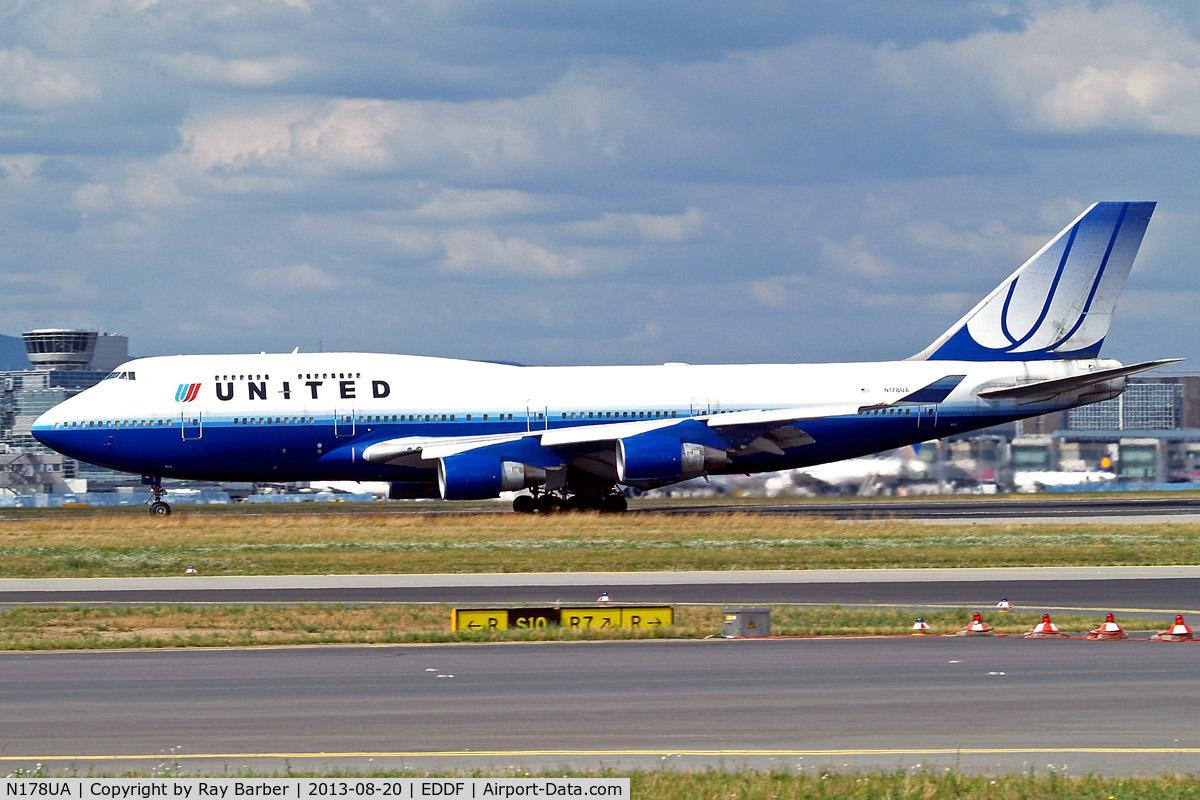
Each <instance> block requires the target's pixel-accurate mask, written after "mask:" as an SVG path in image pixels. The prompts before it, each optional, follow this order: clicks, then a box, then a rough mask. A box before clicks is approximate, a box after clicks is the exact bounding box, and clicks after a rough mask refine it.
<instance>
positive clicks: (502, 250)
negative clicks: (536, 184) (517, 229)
mask: <svg viewBox="0 0 1200 800" xmlns="http://www.w3.org/2000/svg"><path fill="white" fill-rule="evenodd" d="M441 239H442V245H443V247H444V248H445V251H446V257H445V258H444V259H443V260H442V263H441V266H442V269H443V270H444V271H446V272H447V273H451V274H455V275H464V276H475V277H508V276H523V277H540V278H569V277H573V276H579V275H582V274H584V272H586V271H587V269H586V267H585V266H584V264H583V262H581V261H580V260H579V259H578V258H573V257H571V256H568V255H564V254H561V253H555V252H553V251H551V250H550V249H548V248H546V247H543V246H542V245H539V244H535V243H534V242H531V241H529V240H527V239H523V238H520V237H516V236H510V237H501V236H498V235H496V234H494V233H492V232H490V231H478V230H453V231H447V232H446V233H444V234H442V237H441Z"/></svg>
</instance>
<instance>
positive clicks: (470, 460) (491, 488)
mask: <svg viewBox="0 0 1200 800" xmlns="http://www.w3.org/2000/svg"><path fill="white" fill-rule="evenodd" d="M545 482H546V471H545V470H543V469H538V468H537V467H531V466H529V465H528V464H521V463H519V462H516V461H502V460H501V459H500V457H499V456H489V455H477V454H474V453H463V454H462V455H457V456H447V457H445V458H441V459H438V493H439V494H440V495H441V496H442V499H443V500H485V499H487V498H490V497H499V496H500V493H501V492H515V491H519V490H521V489H525V488H527V487H530V486H536V485H537V484H539V483H545Z"/></svg>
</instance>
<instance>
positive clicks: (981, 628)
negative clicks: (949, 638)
mask: <svg viewBox="0 0 1200 800" xmlns="http://www.w3.org/2000/svg"><path fill="white" fill-rule="evenodd" d="M995 634H996V631H995V629H994V628H992V626H991V625H988V624H987V623H986V622H984V621H983V618H982V617H981V616H980V615H979V612H978V611H976V612H975V616H973V617H971V621H970V622H968V623H967V627H965V628H963V629H962V630H961V631H958V632H957V633H955V634H954V635H955V636H994V635H995Z"/></svg>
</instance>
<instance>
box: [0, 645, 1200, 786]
mask: <svg viewBox="0 0 1200 800" xmlns="http://www.w3.org/2000/svg"><path fill="white" fill-rule="evenodd" d="M1198 658H1200V646H1198V645H1195V644H1190V643H1184V644H1165V643H1153V642H1148V641H1124V642H1106V643H1097V642H1084V641H1028V640H1017V639H954V638H932V639H911V638H896V639H848V640H846V639H842V640H758V641H753V640H739V641H728V640H708V641H689V642H682V641H651V642H603V643H560V644H540V645H539V644H524V645H494V646H446V645H438V646H428V647H414V646H387V647H374V648H361V647H360V648H343V647H333V648H309V649H278V650H230V651H220V652H213V651H183V652H179V651H169V652H127V653H98V652H85V653H37V654H6V655H0V671H2V672H3V674H4V676H5V679H4V681H0V708H3V709H4V712H5V713H4V715H3V720H2V721H0V731H2V738H3V741H4V748H3V752H2V754H0V761H2V762H3V764H4V766H5V767H6V768H7V769H9V770H11V769H12V768H15V767H25V768H28V767H30V766H32V764H34V763H41V764H43V765H45V766H46V767H49V768H51V769H54V768H64V769H65V768H74V769H76V770H79V771H86V770H87V769H96V770H98V771H100V772H109V773H120V772H122V771H125V770H129V769H137V768H141V769H149V768H152V767H155V766H156V765H157V766H158V768H159V769H160V770H161V769H164V768H166V769H173V768H174V765H175V764H178V766H179V767H180V768H182V769H185V770H203V771H205V772H219V771H221V770H222V769H228V770H237V769H241V768H243V767H244V766H249V767H252V768H256V769H260V770H279V769H283V768H284V767H285V765H286V766H290V767H291V768H292V769H296V770H326V769H329V768H333V767H351V768H355V769H365V768H388V767H392V768H401V767H407V768H410V769H414V770H418V771H424V770H428V769H440V768H450V769H468V768H480V769H483V770H486V771H488V772H490V773H492V774H502V773H504V772H508V773H509V774H511V772H512V771H513V770H514V769H527V768H551V769H554V768H560V767H566V766H570V767H576V768H597V767H601V766H609V767H627V768H631V767H641V768H654V769H657V768H660V767H668V768H675V769H695V768H700V767H706V766H711V767H724V768H734V767H737V766H741V765H748V766H755V767H765V768H777V769H788V770H806V771H820V770H823V769H827V768H834V769H849V768H860V767H861V768H881V769H897V768H912V767H915V766H916V765H921V766H922V767H924V768H935V769H940V768H941V767H943V766H947V767H957V768H959V769H962V770H965V771H969V772H995V773H1005V772H1019V771H1024V770H1031V769H1032V770H1035V771H1037V772H1039V773H1045V772H1047V771H1050V770H1057V771H1065V772H1067V773H1068V774H1084V773H1087V772H1093V771H1094V772H1098V773H1104V774H1131V773H1149V774H1158V773H1160V772H1163V771H1167V772H1196V771H1198V770H1200V715H1196V714H1195V713H1194V710H1193V708H1192V705H1193V703H1192V699H1193V698H1194V697H1195V696H1196V693H1197V689H1200V672H1198V671H1197V669H1196V665H1197V659H1198Z"/></svg>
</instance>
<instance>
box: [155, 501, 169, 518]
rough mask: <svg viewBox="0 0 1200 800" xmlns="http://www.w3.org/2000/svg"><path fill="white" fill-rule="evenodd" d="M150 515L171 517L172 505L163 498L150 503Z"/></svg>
mask: <svg viewBox="0 0 1200 800" xmlns="http://www.w3.org/2000/svg"><path fill="white" fill-rule="evenodd" d="M150 516H152V517H169V516H171V506H169V505H168V504H166V503H164V502H163V501H161V500H155V501H154V502H153V503H151V504H150Z"/></svg>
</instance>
